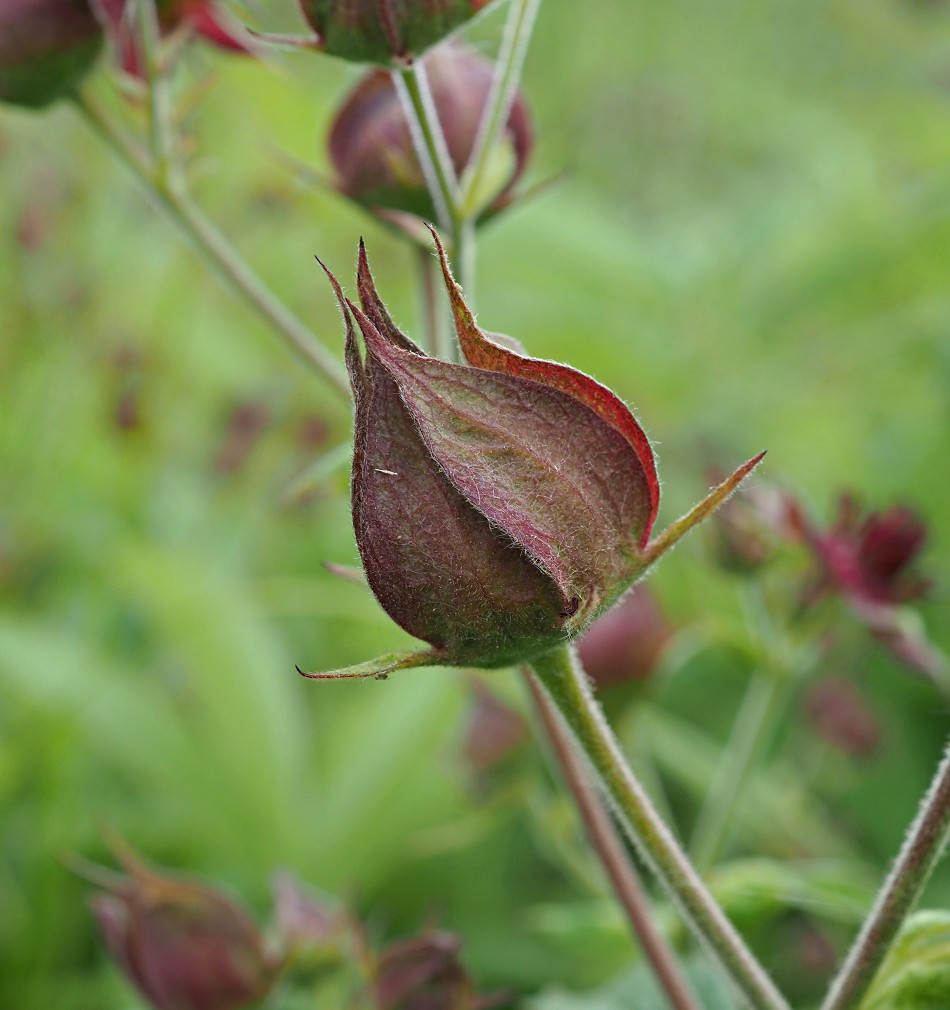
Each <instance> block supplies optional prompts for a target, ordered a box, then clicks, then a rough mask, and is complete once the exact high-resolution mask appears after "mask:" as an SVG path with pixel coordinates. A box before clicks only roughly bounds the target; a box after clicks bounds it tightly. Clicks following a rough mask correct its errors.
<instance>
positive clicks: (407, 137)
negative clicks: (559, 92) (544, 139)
mask: <svg viewBox="0 0 950 1010" xmlns="http://www.w3.org/2000/svg"><path fill="white" fill-rule="evenodd" d="M423 63H424V66H425V69H426V72H427V75H428V79H429V86H430V88H431V90H432V97H433V100H434V102H435V107H436V111H437V113H438V117H439V122H440V123H441V124H442V130H443V132H444V134H445V141H446V146H447V147H448V151H449V154H450V156H451V158H452V163H453V165H454V166H455V172H456V174H457V175H459V176H461V174H462V173H463V172H464V170H465V168H466V166H467V165H468V162H469V159H470V158H471V155H472V151H473V148H474V146H475V139H476V136H477V134H478V127H479V123H480V122H481V118H482V112H483V111H484V109H485V105H486V102H487V101H488V95H489V91H490V89H491V82H492V74H493V65H492V63H491V62H490V61H488V60H486V59H483V58H482V57H481V56H478V55H476V54H475V53H474V52H472V51H471V50H470V49H468V48H466V47H464V46H461V45H459V44H456V43H450V44H448V45H444V46H440V47H439V48H438V49H434V50H433V51H432V52H431V53H429V55H428V56H427V57H426V58H425V60H424V61H423ZM327 146H328V152H329V155H330V161H331V163H332V165H333V169H334V172H335V179H334V185H335V186H336V188H337V189H338V190H339V191H340V192H341V193H343V194H344V195H345V196H348V197H350V198H351V199H353V200H356V201H357V202H358V203H360V204H362V205H363V206H365V207H368V208H370V209H373V210H378V209H382V210H384V211H385V210H389V211H402V212H407V213H410V214H415V215H417V216H419V217H421V218H423V219H425V220H427V221H431V220H434V219H435V216H436V212H435V208H434V207H433V206H432V201H431V199H430V197H429V193H428V190H427V188H426V183H425V178H424V176H423V174H422V168H421V166H420V164H419V159H418V158H417V157H416V152H415V148H414V147H413V143H412V136H411V134H410V132H409V124H408V123H407V121H406V117H405V114H404V113H403V109H402V106H401V105H400V102H399V98H398V96H397V94H396V89H395V88H394V86H393V83H392V79H391V77H390V75H389V74H388V73H387V72H386V71H384V70H371V71H369V72H368V73H367V74H366V75H365V76H364V77H363V78H362V79H361V80H360V82H359V83H358V84H357V86H356V88H355V89H354V90H353V91H352V92H351V93H350V95H349V96H348V97H347V98H346V100H345V101H344V103H343V106H342V107H341V108H340V111H339V112H338V113H337V115H336V118H335V119H334V121H333V125H332V127H331V129H330V136H329V139H328V143H327ZM532 146H533V132H532V127H531V120H530V118H529V116H528V110H527V106H526V105H525V102H524V100H523V99H522V98H521V97H520V96H519V97H517V98H516V100H515V102H514V105H513V106H512V109H511V113H510V115H509V116H508V122H507V125H506V129H505V133H504V142H503V143H502V144H501V145H500V150H499V152H498V154H497V158H498V162H497V164H496V165H495V167H494V171H493V172H492V173H491V187H490V191H489V192H486V193H484V194H482V206H483V207H484V208H486V209H487V210H488V211H489V212H492V213H494V212H497V211H499V210H501V209H502V208H503V207H505V206H507V205H508V204H509V203H510V202H511V200H512V198H513V191H514V187H515V186H516V185H517V183H518V181H519V180H520V179H521V177H522V175H523V174H524V171H525V169H526V167H527V163H528V158H529V157H530V154H531V149H532Z"/></svg>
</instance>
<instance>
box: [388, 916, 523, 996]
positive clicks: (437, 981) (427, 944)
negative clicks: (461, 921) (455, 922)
mask: <svg viewBox="0 0 950 1010" xmlns="http://www.w3.org/2000/svg"><path fill="white" fill-rule="evenodd" d="M461 949H462V943H461V940H460V939H459V938H458V937H457V936H455V935H454V934H453V933H443V932H435V931H430V932H427V933H423V934H422V935H421V936H415V937H412V938H411V939H408V940H401V941H399V942H398V943H394V944H392V945H391V946H389V947H387V948H386V949H385V950H384V951H383V952H382V953H381V954H380V955H379V957H378V958H377V960H376V964H375V965H374V970H373V1006H374V1007H375V1010H488V1008H489V1007H495V1006H500V1005H501V1004H502V1003H507V998H503V997H502V996H501V994H496V995H493V996H478V995H477V994H476V992H475V989H474V987H473V985H472V981H471V979H470V978H469V976H468V973H467V972H466V971H465V968H464V967H463V965H462V962H461V961H460V959H459V953H460V951H461Z"/></svg>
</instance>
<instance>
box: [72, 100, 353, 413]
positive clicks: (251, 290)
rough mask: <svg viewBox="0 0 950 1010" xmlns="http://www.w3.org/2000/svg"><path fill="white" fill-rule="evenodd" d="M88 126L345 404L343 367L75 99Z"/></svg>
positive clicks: (99, 116)
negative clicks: (343, 399)
mask: <svg viewBox="0 0 950 1010" xmlns="http://www.w3.org/2000/svg"><path fill="white" fill-rule="evenodd" d="M75 100H76V106H77V108H78V109H79V111H80V112H81V114H82V115H83V117H84V118H85V120H86V122H87V123H88V124H89V125H90V126H91V127H92V129H93V130H94V131H95V132H96V133H97V134H98V135H99V137H100V138H101V139H102V140H103V141H104V142H105V143H106V145H107V146H108V147H109V148H110V149H111V150H112V152H113V153H114V154H115V155H117V156H118V158H119V160H120V161H121V162H122V163H123V164H124V165H125V166H126V167H127V168H128V169H129V170H130V171H131V172H132V174H133V175H134V176H135V177H136V179H137V180H138V181H139V183H140V184H141V185H142V186H143V188H144V189H145V191H146V193H147V194H148V196H149V197H150V198H151V200H152V202H153V203H154V204H155V205H156V206H157V207H158V208H159V209H160V210H161V211H162V213H164V215H165V216H166V217H167V218H168V219H169V220H170V221H171V222H172V223H174V224H175V226H176V227H177V228H178V229H179V231H180V232H181V233H182V234H183V235H184V237H185V238H186V239H187V240H188V242H189V244H190V245H191V246H192V248H193V249H194V250H195V251H196V252H197V253H198V255H199V256H200V257H201V258H202V259H203V260H204V262H205V264H206V265H207V266H208V267H209V268H210V269H211V270H212V272H213V273H215V274H216V275H217V277H218V278H219V280H221V281H222V282H223V283H224V284H225V286H227V287H228V288H230V290H231V291H232V292H233V293H234V294H236V295H237V296H238V297H239V298H241V299H242V300H243V301H244V302H245V303H246V304H248V305H249V306H251V307H252V308H253V309H254V310H255V311H256V312H257V313H258V314H259V315H261V316H262V317H263V318H264V319H265V321H266V322H268V323H270V324H271V326H273V328H274V329H275V330H276V331H277V333H278V334H280V336H281V337H282V338H283V340H284V342H285V343H286V344H287V345H288V347H289V348H290V349H291V350H292V351H293V352H294V353H295V354H296V355H297V356H298V357H299V358H301V359H302V360H303V361H304V362H305V363H306V364H307V365H308V366H310V367H311V368H312V369H313V370H314V371H316V372H318V373H319V374H320V375H321V376H322V377H323V378H324V379H325V380H326V382H327V383H328V384H329V386H330V388H331V389H333V390H334V392H336V393H338V394H339V395H340V396H342V397H343V398H345V399H346V400H349V397H350V387H349V381H348V379H347V376H346V371H345V370H344V368H343V366H342V365H341V364H340V362H339V361H337V359H336V357H335V356H334V355H333V354H332V353H331V352H330V351H328V350H327V349H326V348H325V347H324V346H323V344H321V343H320V341H319V340H318V339H317V337H316V336H315V335H314V334H313V333H312V332H311V331H310V329H308V328H307V327H306V326H305V325H304V324H303V323H302V322H301V321H300V320H299V319H298V318H297V317H296V316H295V315H294V313H293V312H291V311H290V309H289V308H287V306H286V305H284V303H283V302H281V301H280V299H278V298H277V296H276V295H275V294H274V293H273V292H272V291H271V289H270V288H269V287H268V286H267V284H266V283H265V282H264V281H263V280H262V279H261V278H260V277H259V276H258V275H257V273H255V271H254V270H253V269H252V268H251V266H250V265H249V264H248V263H247V262H246V261H245V260H244V259H243V258H242V257H241V256H240V254H239V253H238V252H237V250H236V249H235V248H234V246H233V245H232V244H231V243H230V242H229V241H228V239H227V238H226V237H225V236H224V235H223V234H222V233H221V232H220V231H218V229H217V228H216V227H215V225H214V224H213V223H212V222H211V221H210V220H208V218H207V217H205V215H204V214H203V213H202V212H201V211H200V210H199V209H198V208H197V207H196V206H195V205H194V204H193V203H192V202H191V201H190V200H189V199H188V198H187V197H186V196H184V195H183V194H182V193H180V192H179V191H178V190H177V188H176V187H175V186H174V185H173V184H172V183H171V181H170V180H165V181H163V180H162V179H161V178H160V176H159V174H158V173H157V172H156V171H154V170H153V169H152V167H151V166H150V165H149V164H148V163H147V161H146V160H145V158H144V157H143V155H142V154H141V153H140V152H139V151H138V150H137V149H136V148H135V146H134V145H133V144H132V143H131V142H130V141H129V140H128V139H127V138H126V137H125V136H123V135H122V134H121V133H120V132H119V131H118V129H116V128H115V127H114V126H113V125H112V123H111V122H110V121H109V120H108V119H107V118H106V117H105V115H103V113H102V112H100V111H99V110H98V109H96V108H95V107H94V106H92V105H91V104H90V103H89V101H88V100H87V99H86V98H85V97H84V96H81V95H78V96H76V99H75Z"/></svg>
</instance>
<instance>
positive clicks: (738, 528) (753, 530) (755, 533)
mask: <svg viewBox="0 0 950 1010" xmlns="http://www.w3.org/2000/svg"><path fill="white" fill-rule="evenodd" d="M717 476H718V475H717ZM789 507H790V505H789V499H788V496H787V495H786V494H785V493H783V492H782V491H780V490H779V489H778V488H775V487H770V486H768V485H764V484H753V485H750V486H746V487H744V488H743V489H742V491H741V492H740V493H739V494H737V495H733V497H732V498H730V499H729V501H727V502H726V503H725V504H724V505H723V506H722V508H720V509H719V510H718V511H717V512H716V515H715V517H714V518H713V522H712V524H711V525H712V529H713V534H714V537H715V541H714V544H715V558H716V561H717V563H718V564H719V565H720V567H722V568H724V569H725V570H726V571H729V572H733V573H735V574H737V575H751V574H754V573H755V572H757V571H758V570H759V569H760V568H762V566H763V565H766V564H768V562H769V561H770V560H771V559H772V558H773V556H774V555H775V553H776V551H777V549H778V547H779V545H780V544H781V543H783V542H787V541H788V540H789V539H791V538H792V536H793V534H792V531H791V529H790V528H789V515H788V514H789Z"/></svg>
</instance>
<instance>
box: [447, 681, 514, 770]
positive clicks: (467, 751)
mask: <svg viewBox="0 0 950 1010" xmlns="http://www.w3.org/2000/svg"><path fill="white" fill-rule="evenodd" d="M527 737H528V726H527V724H526V723H525V721H524V719H522V718H521V716H520V715H519V714H518V713H517V712H516V711H515V710H514V709H513V708H512V707H511V706H510V705H506V704H505V702H503V701H502V700H501V699H500V698H498V697H497V696H496V695H494V694H493V693H492V692H491V691H489V690H488V688H487V687H486V686H485V685H484V684H483V683H482V682H481V681H480V680H475V681H474V682H473V684H472V703H471V707H470V709H469V713H468V719H467V721H466V724H465V732H464V735H463V739H462V753H463V754H464V756H465V760H466V761H467V762H468V764H469V765H470V767H471V768H472V769H474V770H475V771H484V770H486V769H488V768H491V767H492V766H493V765H496V764H498V762H499V761H501V760H502V759H503V758H504V757H505V756H506V755H507V754H509V753H510V752H511V751H512V750H514V749H515V748H516V747H517V746H518V745H519V744H520V743H523V742H524V741H525V740H526V739H527Z"/></svg>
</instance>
